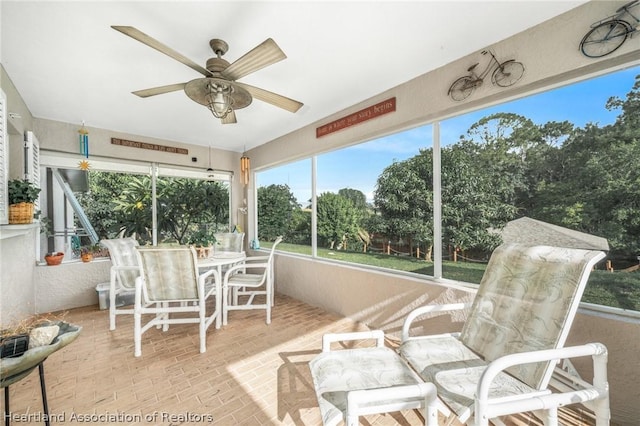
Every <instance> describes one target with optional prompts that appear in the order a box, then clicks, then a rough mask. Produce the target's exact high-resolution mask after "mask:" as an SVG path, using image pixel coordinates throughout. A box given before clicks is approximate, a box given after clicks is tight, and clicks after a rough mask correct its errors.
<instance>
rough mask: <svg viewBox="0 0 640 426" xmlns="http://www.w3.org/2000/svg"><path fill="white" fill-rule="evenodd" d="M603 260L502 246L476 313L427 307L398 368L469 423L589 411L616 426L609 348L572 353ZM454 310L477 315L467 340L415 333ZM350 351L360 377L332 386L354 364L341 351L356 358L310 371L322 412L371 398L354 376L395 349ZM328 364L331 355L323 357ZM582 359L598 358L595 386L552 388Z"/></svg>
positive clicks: (547, 419)
mask: <svg viewBox="0 0 640 426" xmlns="http://www.w3.org/2000/svg"><path fill="white" fill-rule="evenodd" d="M603 257H604V253H602V252H596V251H587V250H579V249H568V248H557V247H548V246H524V245H516V244H503V245H502V246H500V247H498V248H497V249H496V250H495V251H494V253H493V254H492V256H491V259H490V261H489V264H488V265H487V269H486V271H485V273H484V275H483V278H482V281H481V284H480V287H479V288H478V292H477V295H476V297H475V299H474V301H473V303H472V304H471V305H470V306H469V305H465V304H451V305H445V306H435V305H434V306H424V307H421V308H418V309H416V310H415V311H413V312H412V313H410V314H409V316H408V317H407V319H406V321H405V324H404V326H403V329H402V343H401V345H400V347H399V349H398V359H396V360H395V362H396V363H397V364H398V365H400V364H399V363H400V361H402V362H406V365H408V366H409V367H410V368H411V369H412V370H413V371H415V372H416V373H417V374H418V375H419V376H420V378H421V380H422V381H423V382H425V383H432V384H433V385H435V387H436V389H437V395H438V399H439V404H438V408H439V409H440V411H441V412H442V413H443V414H444V415H445V416H447V417H451V418H457V419H458V420H459V421H461V422H463V423H467V424H473V425H479V426H480V425H481V426H484V425H488V424H489V421H491V422H492V423H494V424H504V423H503V421H502V420H501V417H503V416H508V415H511V414H516V413H522V412H530V411H531V412H534V413H535V414H536V415H537V416H538V417H540V418H542V419H543V421H544V423H545V425H557V424H558V412H557V410H558V408H559V407H562V406H564V405H568V404H575V403H582V404H584V405H585V406H587V407H588V408H590V409H591V410H593V411H594V413H595V417H596V424H597V425H598V426H604V425H608V424H609V417H610V413H609V389H608V383H607V350H606V348H605V347H604V346H603V345H602V344H599V343H587V344H584V345H580V346H574V347H564V343H565V341H566V338H567V335H568V333H569V330H570V328H571V324H572V322H573V318H574V316H575V314H576V311H577V308H578V304H579V303H580V299H581V297H582V293H583V291H584V288H585V286H586V283H587V279H588V277H589V274H590V271H591V270H592V269H593V267H594V265H595V264H596V263H597V262H598V261H600V260H601V259H602V258H603ZM455 309H469V312H468V316H467V320H466V322H465V324H464V326H463V328H462V331H461V332H460V333H450V334H439V335H431V336H429V335H426V336H422V335H412V332H413V334H415V333H416V329H418V328H419V327H420V326H421V324H420V322H419V321H418V320H419V319H420V318H421V317H423V316H424V315H427V314H429V315H441V314H442V313H443V312H447V311H449V310H455ZM343 337H344V336H343ZM350 351H352V352H357V353H358V354H359V355H358V356H359V357H360V358H361V359H360V361H359V362H360V363H361V364H362V365H363V366H366V367H364V368H362V369H360V370H358V368H356V365H357V364H354V367H353V369H352V371H350V375H348V376H344V375H343V377H344V378H343V379H339V378H338V379H335V380H334V381H333V382H329V383H328V384H327V383H326V380H325V379H324V377H327V373H326V372H325V371H324V370H327V369H328V370H331V369H334V370H335V369H341V368H343V365H344V364H346V363H347V362H348V360H347V358H348V356H344V357H343V356H341V355H340V353H341V352H347V351H335V355H332V360H331V362H324V361H323V362H322V363H320V362H319V361H317V360H313V361H312V362H311V363H310V367H311V373H312V376H313V377H314V385H315V388H316V394H317V397H318V401H319V405H320V409H321V411H322V412H323V414H324V413H326V412H329V410H331V405H332V404H334V405H335V403H333V402H332V401H327V399H326V395H327V392H328V389H333V390H334V392H335V390H340V391H343V394H348V393H349V391H353V390H362V389H363V388H362V387H359V386H356V387H355V388H354V387H352V386H351V384H352V383H358V380H354V379H353V377H359V375H363V376H371V375H372V374H375V373H374V372H372V370H375V368H376V367H375V362H376V360H381V359H383V358H385V357H387V358H388V357H390V355H389V354H388V351H389V349H388V348H376V349H368V353H365V352H358V351H361V349H352V350H350ZM383 351H384V352H383ZM349 356H350V357H353V356H354V355H349ZM326 357H327V356H326V355H325V354H324V353H323V354H321V355H319V356H318V359H319V360H323V359H324V358H326ZM576 357H592V359H593V369H594V378H593V382H592V383H587V382H585V381H582V383H581V387H580V388H575V389H564V390H560V391H558V390H554V389H551V388H550V387H549V381H550V378H551V375H552V373H553V370H554V367H555V366H556V364H557V363H558V362H559V361H560V360H561V359H571V358H576ZM319 365H322V370H321V369H319V367H318V366H319ZM402 368H404V367H402ZM400 373H401V368H400V367H398V368H397V369H396V374H400ZM387 374H391V373H387ZM347 379H348V380H347ZM360 380H361V379H360ZM399 384H402V383H399ZM387 386H388V385H387ZM380 387H381V386H375V388H380ZM366 389H371V387H367V388H366ZM335 408H336V409H338V410H340V407H339V406H337V405H335ZM333 417H334V418H335V415H334V416H333ZM325 424H326V423H325Z"/></svg>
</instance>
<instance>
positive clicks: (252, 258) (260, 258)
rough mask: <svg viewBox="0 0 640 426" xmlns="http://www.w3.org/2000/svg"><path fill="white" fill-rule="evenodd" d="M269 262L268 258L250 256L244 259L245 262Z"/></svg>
mask: <svg viewBox="0 0 640 426" xmlns="http://www.w3.org/2000/svg"><path fill="white" fill-rule="evenodd" d="M267 260H269V256H251V257H247V258H246V259H244V261H245V262H265V261H267Z"/></svg>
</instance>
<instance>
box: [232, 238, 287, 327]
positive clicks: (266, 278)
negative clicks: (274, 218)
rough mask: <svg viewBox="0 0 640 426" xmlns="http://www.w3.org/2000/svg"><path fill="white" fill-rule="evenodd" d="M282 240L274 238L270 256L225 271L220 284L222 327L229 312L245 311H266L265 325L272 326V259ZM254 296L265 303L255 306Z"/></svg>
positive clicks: (247, 259) (253, 259)
mask: <svg viewBox="0 0 640 426" xmlns="http://www.w3.org/2000/svg"><path fill="white" fill-rule="evenodd" d="M281 241H282V237H278V238H276V240H275V241H274V243H273V246H271V252H270V253H269V256H252V257H247V258H246V259H245V260H244V262H243V263H241V264H238V265H235V266H232V267H230V268H229V269H227V271H226V272H225V274H224V279H223V282H222V300H223V302H222V324H223V325H226V324H227V319H228V313H229V311H233V310H248V309H264V310H266V311H267V320H266V322H267V324H271V307H272V305H273V291H274V289H273V282H274V275H273V263H274V260H273V257H274V253H275V250H276V247H277V245H278V244H280V242H281ZM247 270H248V271H250V272H247ZM256 296H264V298H265V299H264V303H255V298H256ZM245 299H246V300H245Z"/></svg>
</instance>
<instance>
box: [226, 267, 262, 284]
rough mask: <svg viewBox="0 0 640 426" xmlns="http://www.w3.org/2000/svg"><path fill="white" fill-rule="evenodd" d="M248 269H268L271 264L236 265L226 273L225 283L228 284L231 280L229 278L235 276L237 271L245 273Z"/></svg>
mask: <svg viewBox="0 0 640 426" xmlns="http://www.w3.org/2000/svg"><path fill="white" fill-rule="evenodd" d="M247 267H249V268H250V269H257V268H260V269H264V268H268V267H269V264H268V263H252V264H251V265H245V264H244V263H242V264H240V265H235V266H232V267H230V268H229V269H227V271H226V272H225V273H224V282H227V281H228V280H229V276H231V275H233V274H235V273H236V272H237V271H240V270H241V271H244V270H245V269H246V268H247Z"/></svg>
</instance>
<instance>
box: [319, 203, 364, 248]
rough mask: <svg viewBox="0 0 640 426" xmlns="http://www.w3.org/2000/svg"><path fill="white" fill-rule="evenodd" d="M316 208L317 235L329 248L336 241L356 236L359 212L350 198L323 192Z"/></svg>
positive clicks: (333, 245) (332, 246)
mask: <svg viewBox="0 0 640 426" xmlns="http://www.w3.org/2000/svg"><path fill="white" fill-rule="evenodd" d="M317 210H318V213H317V216H318V230H317V232H318V237H319V238H320V239H322V240H323V241H324V243H325V244H326V245H328V246H329V247H330V248H331V249H333V248H334V247H335V244H336V242H340V241H345V240H348V239H350V238H356V237H357V235H358V228H359V226H358V223H359V220H360V212H359V211H358V210H357V209H356V208H355V207H354V205H353V203H352V202H351V200H350V199H348V198H345V197H343V196H342V195H339V194H334V193H331V192H324V193H322V194H320V196H319V197H318V202H317Z"/></svg>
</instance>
